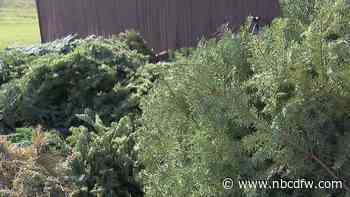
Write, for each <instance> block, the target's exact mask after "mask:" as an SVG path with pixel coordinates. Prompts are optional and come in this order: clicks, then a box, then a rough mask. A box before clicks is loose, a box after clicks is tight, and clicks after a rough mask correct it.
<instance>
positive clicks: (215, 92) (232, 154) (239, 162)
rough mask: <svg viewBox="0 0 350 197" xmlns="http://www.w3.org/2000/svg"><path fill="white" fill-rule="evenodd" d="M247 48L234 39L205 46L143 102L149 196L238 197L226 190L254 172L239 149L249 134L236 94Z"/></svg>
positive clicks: (245, 70) (245, 73)
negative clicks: (229, 182)
mask: <svg viewBox="0 0 350 197" xmlns="http://www.w3.org/2000/svg"><path fill="white" fill-rule="evenodd" d="M244 43H245V42H244V37H242V38H241V39H239V38H235V37H234V36H232V35H227V36H225V37H224V39H223V40H221V41H219V42H217V43H216V42H215V41H209V42H204V43H202V45H201V47H199V48H198V49H197V50H195V51H194V52H193V54H192V56H191V57H190V59H189V60H187V62H186V61H184V60H181V61H180V62H178V63H174V65H172V66H169V68H168V69H167V70H165V71H164V72H163V73H161V74H162V77H163V78H162V80H161V81H160V82H159V83H158V86H157V88H155V89H154V90H153V91H152V93H151V94H150V95H149V96H148V97H147V98H145V99H144V100H143V101H144V102H143V108H142V109H143V111H144V114H143V123H144V125H145V126H144V128H143V129H141V130H140V131H139V135H140V140H141V145H142V146H141V147H142V148H141V150H142V151H143V152H142V154H140V155H141V156H142V157H143V162H144V163H145V166H146V171H145V172H144V176H145V181H146V183H145V184H146V193H147V195H148V196H239V195H241V191H239V190H238V189H237V190H231V191H229V190H224V189H223V187H222V184H221V183H222V180H223V179H224V178H225V177H238V176H243V177H245V176H250V175H251V173H253V172H254V171H253V170H252V168H253V166H252V164H251V162H250V161H249V160H248V157H247V156H245V155H244V154H243V153H244V152H243V149H242V148H241V141H240V139H241V138H242V137H243V136H245V135H247V134H248V133H249V132H250V131H249V128H248V127H245V126H244V125H242V124H240V123H239V122H235V121H234V120H235V117H237V116H239V115H240V114H239V112H241V111H243V109H244V110H245V108H247V107H245V106H247V105H248V103H247V102H248V100H243V101H242V100H240V99H239V98H240V96H241V95H242V89H240V88H239V87H236V86H235V83H236V82H238V81H240V80H244V79H246V78H247V77H248V76H249V74H250V72H249V67H245V66H247V65H246V64H245V62H246V61H244V57H245V52H246V51H245V50H244V47H245V46H244ZM216 62H218V64H216ZM187 63H191V64H187ZM234 76H238V77H237V78H235V80H237V81H236V82H234V81H233V77H234ZM236 106H240V108H243V109H242V110H241V111H239V109H236V108H235V107H236ZM242 115H243V114H242ZM243 166H244V168H243Z"/></svg>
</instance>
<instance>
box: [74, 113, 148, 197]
mask: <svg viewBox="0 0 350 197" xmlns="http://www.w3.org/2000/svg"><path fill="white" fill-rule="evenodd" d="M96 120H97V122H95V123H94V125H92V126H93V127H94V128H99V129H98V134H96V133H91V132H88V129H87V128H85V127H79V128H72V132H73V135H72V137H71V138H70V139H69V140H70V142H71V143H73V144H74V145H75V146H74V147H75V148H74V156H73V158H72V160H71V162H70V165H71V174H72V178H73V181H74V182H75V184H76V185H77V187H78V188H79V190H78V191H76V192H75V194H76V195H78V196H106V197H108V196H110V197H112V196H121V197H124V196H125V197H131V196H132V197H137V196H143V191H142V187H141V185H140V183H138V181H137V180H136V179H135V177H136V176H137V174H138V171H139V166H138V163H137V146H136V144H135V136H134V133H133V130H134V128H133V125H132V122H131V120H130V119H129V118H128V117H125V118H122V119H121V120H120V122H119V123H112V125H111V127H110V128H107V127H105V126H103V125H102V123H101V122H99V119H98V118H97V119H96ZM89 122H90V121H89Z"/></svg>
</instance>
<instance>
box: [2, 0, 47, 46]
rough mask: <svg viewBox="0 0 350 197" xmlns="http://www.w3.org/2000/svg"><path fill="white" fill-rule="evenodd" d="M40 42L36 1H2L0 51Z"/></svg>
mask: <svg viewBox="0 0 350 197" xmlns="http://www.w3.org/2000/svg"><path fill="white" fill-rule="evenodd" d="M38 42H40V30H39V23H38V19H37V14H36V7H35V3H34V0H0V50H1V49H3V48H5V47H7V46H14V45H15V46H17V45H26V44H33V43H38Z"/></svg>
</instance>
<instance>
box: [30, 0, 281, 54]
mask: <svg viewBox="0 0 350 197" xmlns="http://www.w3.org/2000/svg"><path fill="white" fill-rule="evenodd" d="M36 1H37V7H38V15H39V20H40V30H41V38H42V41H43V42H48V41H52V40H55V39H57V38H61V37H64V36H66V35H68V34H72V33H77V34H79V35H80V36H82V37H84V36H88V35H90V34H96V35H102V36H110V35H113V34H118V33H119V32H122V31H125V30H126V29H135V30H137V31H139V32H140V33H141V34H142V35H143V37H144V38H145V40H146V41H147V42H148V43H149V46H150V47H152V48H154V49H155V50H156V51H158V52H159V51H162V50H165V49H173V48H180V47H186V46H193V45H195V44H196V43H197V42H198V40H199V39H200V38H201V37H203V36H208V35H210V34H211V33H213V32H215V31H216V28H217V27H219V26H220V25H221V24H223V23H225V22H229V23H230V24H231V25H233V26H234V27H238V26H239V25H240V24H242V23H243V22H244V20H245V18H246V17H247V16H248V15H255V16H260V17H262V18H263V21H264V22H266V23H269V22H271V21H272V20H273V19H274V18H275V17H277V16H279V15H280V7H279V3H278V0H36Z"/></svg>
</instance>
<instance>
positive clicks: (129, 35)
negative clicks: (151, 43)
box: [119, 30, 154, 58]
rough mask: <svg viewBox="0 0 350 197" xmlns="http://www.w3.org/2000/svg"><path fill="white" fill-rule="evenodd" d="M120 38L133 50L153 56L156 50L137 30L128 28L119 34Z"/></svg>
mask: <svg viewBox="0 0 350 197" xmlns="http://www.w3.org/2000/svg"><path fill="white" fill-rule="evenodd" d="M119 39H120V40H121V41H122V42H125V43H126V44H127V45H128V46H129V48H130V49H131V50H136V51H137V52H138V53H141V54H143V55H146V56H148V57H149V58H153V56H154V52H153V50H151V49H150V48H149V47H148V46H147V43H146V41H145V40H144V39H143V38H142V36H141V35H140V33H138V32H136V31H135V30H128V31H125V32H122V33H120V34H119Z"/></svg>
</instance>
